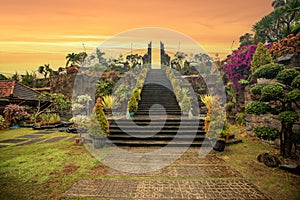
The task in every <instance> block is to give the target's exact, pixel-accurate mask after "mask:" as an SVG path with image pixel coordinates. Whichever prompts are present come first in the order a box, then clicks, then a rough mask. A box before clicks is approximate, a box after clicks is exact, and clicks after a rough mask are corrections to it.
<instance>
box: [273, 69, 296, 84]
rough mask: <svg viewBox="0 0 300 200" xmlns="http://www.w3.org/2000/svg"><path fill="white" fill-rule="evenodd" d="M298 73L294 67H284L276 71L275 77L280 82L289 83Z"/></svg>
mask: <svg viewBox="0 0 300 200" xmlns="http://www.w3.org/2000/svg"><path fill="white" fill-rule="evenodd" d="M298 75H300V72H298V71H297V70H295V69H284V70H282V71H281V72H279V73H278V75H277V77H276V79H277V80H279V81H280V82H282V83H284V84H286V85H291V84H292V82H293V80H294V79H295V78H296V77H297V76H298Z"/></svg>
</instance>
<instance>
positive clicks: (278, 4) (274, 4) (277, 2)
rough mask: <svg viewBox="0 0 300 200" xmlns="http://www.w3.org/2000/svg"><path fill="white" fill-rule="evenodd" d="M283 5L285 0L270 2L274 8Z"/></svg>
mask: <svg viewBox="0 0 300 200" xmlns="http://www.w3.org/2000/svg"><path fill="white" fill-rule="evenodd" d="M284 5H285V0H274V1H273V2H272V7H273V8H274V9H276V8H279V7H282V6H284Z"/></svg>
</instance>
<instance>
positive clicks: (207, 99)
mask: <svg viewBox="0 0 300 200" xmlns="http://www.w3.org/2000/svg"><path fill="white" fill-rule="evenodd" d="M200 99H201V101H202V102H203V103H204V105H205V107H206V108H207V109H208V112H211V108H212V101H213V96H211V95H209V94H204V95H201V96H200Z"/></svg>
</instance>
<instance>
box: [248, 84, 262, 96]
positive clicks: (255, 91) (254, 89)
mask: <svg viewBox="0 0 300 200" xmlns="http://www.w3.org/2000/svg"><path fill="white" fill-rule="evenodd" d="M263 87H264V86H262V85H255V86H254V87H252V88H251V90H250V91H251V93H252V94H253V95H261V90H262V88H263Z"/></svg>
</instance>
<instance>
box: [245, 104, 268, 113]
mask: <svg viewBox="0 0 300 200" xmlns="http://www.w3.org/2000/svg"><path fill="white" fill-rule="evenodd" d="M270 109H271V107H270V106H269V105H268V104H265V103H263V102H260V101H252V102H250V103H248V104H247V105H246V108H245V110H246V112H247V113H248V114H256V115H260V114H265V113H267V112H268V111H270Z"/></svg>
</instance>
